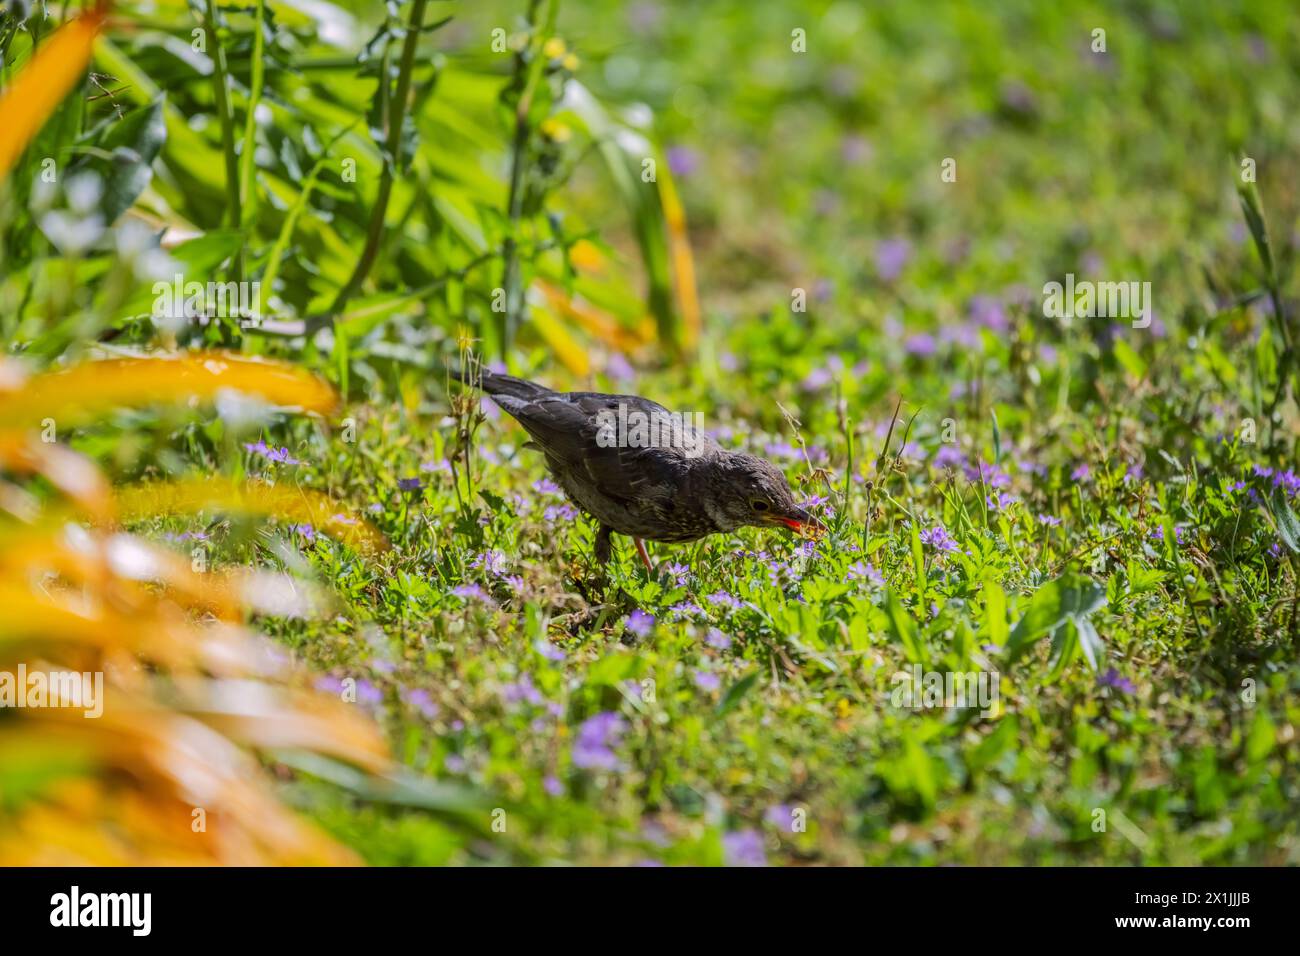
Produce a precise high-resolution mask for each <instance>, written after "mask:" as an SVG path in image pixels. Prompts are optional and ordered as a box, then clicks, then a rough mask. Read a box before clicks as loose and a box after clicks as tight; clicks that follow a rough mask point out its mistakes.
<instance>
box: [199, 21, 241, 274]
mask: <svg viewBox="0 0 1300 956" xmlns="http://www.w3.org/2000/svg"><path fill="white" fill-rule="evenodd" d="M204 9H205V16H204V20H205V26H206V27H207V31H208V43H209V45H210V46H211V47H212V64H213V69H212V93H213V96H214V98H215V99H216V106H217V114H218V115H219V116H220V117H221V148H222V152H223V153H224V154H225V160H226V194H227V196H228V197H229V203H230V205H229V208H228V209H227V210H226V212H227V214H228V215H229V217H230V223H231V225H232V226H234V227H235V229H240V228H241V227H242V226H243V218H244V216H243V208H242V205H241V203H240V201H239V161H238V159H237V158H236V156H235V119H234V116H232V115H231V112H230V92H229V89H228V82H229V76H228V75H227V72H226V51H225V50H223V49H222V48H221V41H220V40H218V39H217V8H216V2H215V0H204ZM242 260H243V254H242V253H240V254H239V255H237V256H236V257H235V261H234V272H235V279H236V281H238V280H239V278H240V277H241V276H242V274H243V261H242Z"/></svg>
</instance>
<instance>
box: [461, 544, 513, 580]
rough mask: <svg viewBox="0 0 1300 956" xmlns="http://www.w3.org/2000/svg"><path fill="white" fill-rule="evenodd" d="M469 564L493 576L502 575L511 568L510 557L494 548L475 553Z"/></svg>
mask: <svg viewBox="0 0 1300 956" xmlns="http://www.w3.org/2000/svg"><path fill="white" fill-rule="evenodd" d="M469 566H470V567H471V568H474V569H475V570H481V571H485V572H487V573H488V574H490V575H492V576H493V577H500V576H501V575H503V574H504V573H505V572H506V571H507V570H508V569H509V567H510V559H509V558H507V557H506V556H505V555H504V554H502V553H501V552H500V551H497V550H496V549H494V548H493V549H489V550H487V551H484V552H483V553H482V554H477V555H475V556H474V560H473V561H471V562H470V565H469Z"/></svg>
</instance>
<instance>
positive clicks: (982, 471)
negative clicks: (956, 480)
mask: <svg viewBox="0 0 1300 956" xmlns="http://www.w3.org/2000/svg"><path fill="white" fill-rule="evenodd" d="M966 477H967V478H969V479H970V480H971V481H982V482H984V484H986V485H988V486H989V487H990V488H1005V487H1007V486H1008V485H1009V484H1011V476H1010V475H1008V474H1007V473H1006V472H1005V471H1003V470H1002V469H1001V468H999V467H997V465H991V464H989V463H988V462H986V461H981V462H979V463H978V464H977V465H973V466H972V465H967V466H966Z"/></svg>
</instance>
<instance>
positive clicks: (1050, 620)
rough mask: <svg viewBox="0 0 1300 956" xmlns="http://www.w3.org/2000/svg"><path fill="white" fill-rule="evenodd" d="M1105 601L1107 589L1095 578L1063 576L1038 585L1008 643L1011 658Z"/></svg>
mask: <svg viewBox="0 0 1300 956" xmlns="http://www.w3.org/2000/svg"><path fill="white" fill-rule="evenodd" d="M1105 603H1106V592H1105V590H1104V589H1103V588H1102V587H1101V586H1100V585H1098V584H1097V583H1096V582H1095V581H1092V580H1089V579H1087V578H1081V577H1060V578H1057V579H1056V580H1054V581H1049V582H1047V583H1046V584H1044V585H1043V586H1042V587H1041V588H1039V589H1038V590H1037V591H1036V592H1035V593H1034V596H1033V598H1031V599H1030V601H1029V607H1028V608H1027V609H1026V610H1025V615H1024V617H1022V618H1021V619H1020V620H1019V622H1017V624H1016V626H1015V627H1014V628H1013V629H1012V631H1011V640H1010V641H1009V643H1008V645H1007V650H1008V654H1009V660H1010V661H1015V660H1016V659H1017V658H1019V657H1020V656H1021V655H1022V654H1023V653H1024V652H1025V651H1027V650H1028V649H1029V648H1030V647H1031V646H1033V644H1034V643H1035V642H1036V641H1037V640H1038V639H1039V638H1041V637H1043V636H1044V635H1046V634H1051V633H1053V632H1055V631H1056V629H1057V628H1059V627H1060V626H1061V625H1062V624H1064V623H1065V622H1066V621H1068V620H1069V619H1070V618H1072V617H1073V618H1083V617H1086V616H1087V615H1089V614H1091V613H1092V612H1093V611H1095V610H1097V608H1099V607H1101V606H1102V605H1104V604H1105Z"/></svg>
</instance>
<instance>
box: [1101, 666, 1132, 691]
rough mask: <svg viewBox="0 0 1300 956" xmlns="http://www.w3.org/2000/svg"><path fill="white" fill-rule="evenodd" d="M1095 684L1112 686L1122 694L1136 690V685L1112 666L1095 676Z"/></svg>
mask: <svg viewBox="0 0 1300 956" xmlns="http://www.w3.org/2000/svg"><path fill="white" fill-rule="evenodd" d="M1097 684H1098V686H1100V687H1113V688H1115V690H1117V691H1119V692H1120V693H1123V694H1132V693H1135V692H1136V691H1137V686H1136V685H1135V684H1134V683H1133V682H1132V681H1131V680H1129V679H1128V678H1127V677H1123V676H1121V675H1120V673H1119V671H1117V670H1115V668H1113V667H1112V668H1110V669H1108V670H1107V671H1106V673H1104V674H1101V675H1099V676H1098V677H1097Z"/></svg>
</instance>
